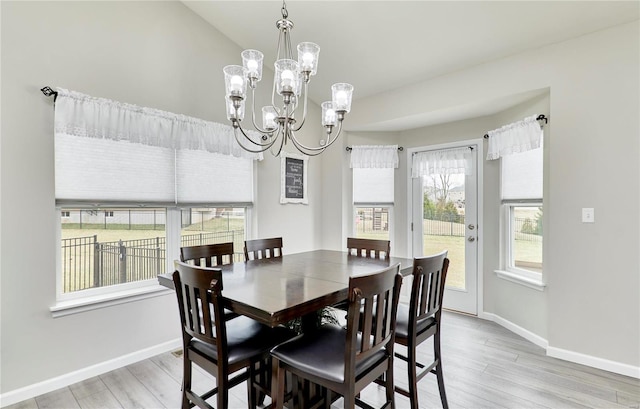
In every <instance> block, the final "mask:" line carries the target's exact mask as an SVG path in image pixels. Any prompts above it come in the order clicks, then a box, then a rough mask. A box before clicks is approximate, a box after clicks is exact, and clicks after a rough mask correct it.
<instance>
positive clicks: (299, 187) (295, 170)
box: [284, 158, 304, 199]
mask: <svg viewBox="0 0 640 409" xmlns="http://www.w3.org/2000/svg"><path fill="white" fill-rule="evenodd" d="M284 176H285V179H284V180H285V187H284V197H285V198H287V199H304V160H302V159H296V158H285V175H284Z"/></svg>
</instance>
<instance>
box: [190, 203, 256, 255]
mask: <svg viewBox="0 0 640 409" xmlns="http://www.w3.org/2000/svg"><path fill="white" fill-rule="evenodd" d="M181 219H182V235H181V238H180V246H181V247H186V246H200V245H203V244H216V243H229V242H231V243H233V252H234V257H233V261H243V260H244V240H245V226H246V223H245V220H246V210H245V209H244V208H239V207H212V208H206V207H199V208H192V209H183V210H182V212H181Z"/></svg>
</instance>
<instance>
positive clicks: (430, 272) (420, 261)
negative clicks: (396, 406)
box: [395, 251, 449, 409]
mask: <svg viewBox="0 0 640 409" xmlns="http://www.w3.org/2000/svg"><path fill="white" fill-rule="evenodd" d="M448 268H449V259H448V258H447V251H443V252H442V253H439V254H436V255H433V256H428V257H419V258H415V259H414V261H413V273H412V277H413V283H412V285H411V299H410V301H409V305H408V306H407V305H405V304H400V305H399V306H398V316H397V323H396V337H395V342H396V343H398V344H400V345H404V346H406V347H407V348H406V349H407V354H406V355H403V354H400V353H398V352H396V353H395V356H396V357H397V358H400V359H402V360H403V361H406V362H407V377H408V383H409V390H406V389H404V388H400V387H398V386H396V388H395V390H396V392H398V393H400V394H402V395H404V396H407V397H409V399H410V401H411V409H417V408H418V382H419V381H420V380H421V379H422V378H423V377H424V376H425V375H427V374H428V373H433V374H435V375H436V378H437V381H438V389H439V391H440V400H441V401H442V407H443V408H445V409H446V408H448V407H449V404H448V403H447V395H446V392H445V388H444V377H443V372H442V354H441V350H440V329H441V324H442V323H441V318H442V299H443V295H444V287H445V281H446V279H447V270H448ZM429 338H433V356H434V357H433V361H432V362H430V363H421V362H418V361H417V351H416V350H417V347H418V345H420V344H421V343H422V342H424V341H426V340H427V339H429Z"/></svg>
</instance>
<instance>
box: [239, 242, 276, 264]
mask: <svg viewBox="0 0 640 409" xmlns="http://www.w3.org/2000/svg"><path fill="white" fill-rule="evenodd" d="M276 257H282V237H274V238H271V239H256V240H246V241H245V242H244V259H245V261H248V260H256V259H261V258H276Z"/></svg>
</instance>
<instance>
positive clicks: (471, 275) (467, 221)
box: [412, 149, 478, 315]
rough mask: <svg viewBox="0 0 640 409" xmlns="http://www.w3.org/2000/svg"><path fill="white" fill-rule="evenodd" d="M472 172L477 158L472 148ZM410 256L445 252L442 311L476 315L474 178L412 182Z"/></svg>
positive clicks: (446, 177)
mask: <svg viewBox="0 0 640 409" xmlns="http://www.w3.org/2000/svg"><path fill="white" fill-rule="evenodd" d="M472 161H473V163H472V169H474V170H475V169H476V163H477V155H476V150H475V149H473V155H472ZM412 186H413V187H412V192H413V193H412V196H413V254H414V256H416V257H420V256H426V255H430V254H436V253H439V252H441V251H443V250H447V252H448V258H449V260H450V264H449V270H448V273H447V281H446V291H445V295H444V306H445V308H449V309H453V310H457V311H462V312H466V313H469V314H474V315H475V314H477V271H478V266H477V237H478V235H477V230H478V226H477V176H476V172H475V171H474V172H473V175H464V174H433V175H429V176H423V177H422V178H413V179H412Z"/></svg>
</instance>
